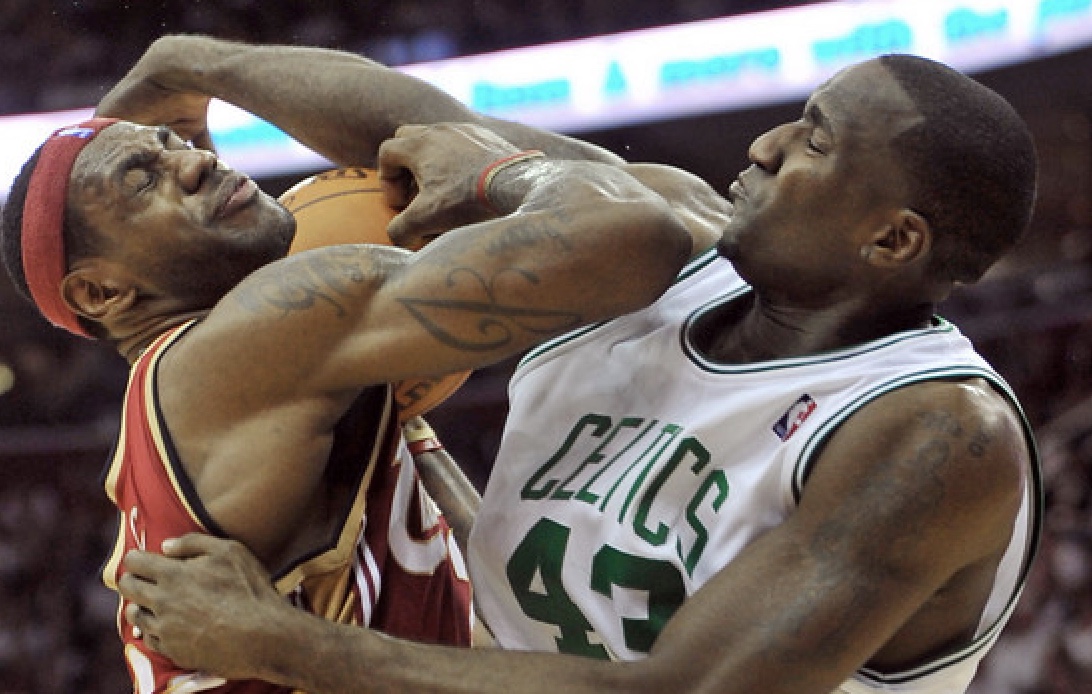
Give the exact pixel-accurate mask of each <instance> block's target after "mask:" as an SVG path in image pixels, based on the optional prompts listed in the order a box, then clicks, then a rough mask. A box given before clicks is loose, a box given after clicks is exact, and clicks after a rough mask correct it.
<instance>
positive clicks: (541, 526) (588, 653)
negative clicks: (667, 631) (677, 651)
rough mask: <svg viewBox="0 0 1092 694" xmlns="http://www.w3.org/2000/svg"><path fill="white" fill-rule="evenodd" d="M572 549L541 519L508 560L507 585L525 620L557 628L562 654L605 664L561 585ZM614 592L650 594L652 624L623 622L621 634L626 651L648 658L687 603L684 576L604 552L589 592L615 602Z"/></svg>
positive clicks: (564, 535) (562, 530)
mask: <svg viewBox="0 0 1092 694" xmlns="http://www.w3.org/2000/svg"><path fill="white" fill-rule="evenodd" d="M568 543H569V528H567V527H565V526H563V525H561V524H560V523H557V522H555V521H552V520H550V519H548V518H543V519H542V520H540V521H539V522H538V523H536V524H535V526H534V527H533V528H531V530H530V531H529V532H528V533H527V536H526V537H524V538H523V541H522V542H520V544H519V546H518V547H517V548H516V551H515V552H513V553H512V558H511V559H509V560H508V566H507V567H506V568H507V574H508V582H509V584H510V585H511V586H512V592H513V594H514V595H515V597H516V600H517V601H518V602H519V604H520V607H521V608H522V609H523V612H524V614H526V615H527V616H528V617H530V618H531V619H534V620H536V621H539V622H543V623H545V624H553V625H554V626H556V627H557V628H558V630H559V631H560V633H561V636H560V637H556V638H555V641H556V642H557V650H558V651H559V652H561V653H571V654H573V655H582V656H585V657H592V658H600V659H603V660H605V659H607V658H609V657H610V656H609V654H608V653H607V650H606V648H604V647H603V646H602V645H601V644H599V643H593V642H592V641H591V640H590V638H589V634H591V633H593V629H592V626H591V623H590V622H589V621H588V619H587V617H585V616H584V613H582V612H581V611H580V608H579V607H577V606H576V603H574V602H573V600H572V598H570V597H569V593H568V592H567V591H566V590H565V585H564V584H563V583H562V580H561V568H562V565H563V563H564V559H565V550H566V548H567V546H568ZM611 586H619V587H622V588H629V589H633V590H641V591H645V592H647V594H648V618H647V619H633V618H628V617H624V618H622V634H623V636H624V638H625V642H626V646H627V647H628V648H630V649H631V650H634V651H640V652H642V653H647V652H649V650H651V649H652V644H653V643H654V642H655V640H656V636H657V635H658V634H659V633H660V630H661V629H663V626H664V624H665V623H666V622H667V620H668V619H670V618H671V615H673V614H674V613H675V610H677V609H678V608H679V605H681V604H682V602H683V600H684V599H685V598H686V587H685V584H684V582H683V578H682V574H681V573H680V572H679V569H678V568H677V567H676V566H675V565H674V564H672V563H670V562H667V561H662V560H658V559H648V558H645V557H638V556H634V555H632V554H626V553H625V552H621V551H619V550H617V549H615V548H613V547H610V546H604V547H602V548H601V549H600V550H599V551H598V552H596V554H595V557H594V558H593V560H592V575H591V586H590V587H591V588H592V589H593V590H595V591H596V592H598V593H600V594H602V595H605V596H607V597H608V598H611V597H612V596H611Z"/></svg>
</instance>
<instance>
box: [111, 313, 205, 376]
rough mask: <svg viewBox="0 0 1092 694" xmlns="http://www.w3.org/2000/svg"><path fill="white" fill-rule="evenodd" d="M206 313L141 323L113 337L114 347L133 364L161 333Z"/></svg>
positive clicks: (184, 314) (186, 314) (180, 315)
mask: <svg viewBox="0 0 1092 694" xmlns="http://www.w3.org/2000/svg"><path fill="white" fill-rule="evenodd" d="M206 315H208V311H191V312H187V313H179V314H177V315H173V316H169V317H166V318H162V319H160V320H156V321H154V322H149V323H146V324H144V325H140V326H138V327H136V328H134V329H133V330H131V331H129V332H128V333H127V334H126V335H125V336H123V337H117V338H113V342H114V347H115V348H116V349H117V351H118V354H120V355H121V356H122V357H124V358H125V360H126V361H127V362H128V363H129V365H130V366H132V365H133V364H134V363H135V362H136V360H137V359H139V358H140V355H141V354H143V353H144V350H146V349H148V347H149V346H150V345H151V344H152V343H153V342H155V340H156V338H158V337H159V336H160V335H162V334H163V333H165V332H167V331H168V330H171V329H172V328H176V327H178V326H179V325H182V324H183V323H185V322H187V321H189V320H193V319H196V318H203V317H205V316H206Z"/></svg>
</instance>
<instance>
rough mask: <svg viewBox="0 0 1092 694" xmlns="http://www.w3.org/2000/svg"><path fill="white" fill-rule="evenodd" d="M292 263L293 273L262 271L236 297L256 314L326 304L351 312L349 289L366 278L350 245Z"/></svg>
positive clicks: (285, 311) (237, 291) (358, 255)
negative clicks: (347, 308) (345, 302)
mask: <svg viewBox="0 0 1092 694" xmlns="http://www.w3.org/2000/svg"><path fill="white" fill-rule="evenodd" d="M291 262H292V265H291V267H292V271H291V272H265V273H261V274H260V275H257V276H255V277H252V278H251V279H250V280H248V281H247V282H246V283H244V284H243V285H240V287H239V289H238V290H236V292H235V298H236V300H237V301H238V302H239V303H240V304H242V305H243V307H244V308H246V309H247V310H248V311H251V312H253V313H258V312H261V311H263V310H267V309H268V308H274V309H277V310H279V311H281V312H282V313H284V314H288V313H291V312H292V311H304V310H307V309H309V308H312V307H313V306H315V305H316V304H318V303H325V304H327V305H329V306H330V307H331V308H333V309H334V312H335V313H336V314H337V315H338V316H339V317H340V316H345V315H347V314H348V311H347V310H346V308H345V305H344V303H343V301H344V298H345V297H346V296H347V295H348V293H349V290H350V288H351V287H352V286H353V285H358V284H361V283H363V282H364V281H365V280H366V279H367V274H366V272H365V269H364V265H363V264H362V263H361V260H360V254H359V252H358V251H355V250H353V249H351V248H334V247H331V248H329V249H325V250H324V252H322V253H318V254H307V255H303V256H300V257H298V258H294V259H293V260H292V261H291Z"/></svg>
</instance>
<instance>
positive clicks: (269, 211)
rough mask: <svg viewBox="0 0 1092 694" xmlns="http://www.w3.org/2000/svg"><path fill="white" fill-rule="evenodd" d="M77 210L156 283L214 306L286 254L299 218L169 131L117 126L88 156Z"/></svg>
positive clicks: (75, 184) (77, 182)
mask: <svg viewBox="0 0 1092 694" xmlns="http://www.w3.org/2000/svg"><path fill="white" fill-rule="evenodd" d="M71 180H72V183H71V186H70V193H69V204H70V205H74V206H75V207H76V208H77V209H78V211H79V213H80V214H81V215H82V217H83V219H84V220H85V221H86V222H87V223H88V224H89V225H90V226H91V227H92V228H94V229H96V230H97V231H98V233H100V234H103V235H104V237H105V240H106V242H107V244H106V245H107V247H108V248H109V249H110V252H111V254H112V255H113V256H114V257H116V259H117V260H119V261H120V262H122V263H123V264H124V265H125V266H126V267H127V268H128V269H129V270H130V271H132V272H134V273H136V274H137V275H139V276H141V277H143V278H144V279H145V280H146V281H148V282H150V283H151V286H153V287H155V288H158V289H159V290H162V291H164V292H167V293H169V294H171V295H172V296H175V297H177V298H185V299H186V300H187V303H191V304H192V305H195V306H206V307H207V306H211V305H212V304H214V303H215V302H216V301H218V300H219V299H220V298H221V297H222V296H223V294H225V293H226V292H227V291H228V290H229V289H231V288H232V287H233V286H235V285H236V284H238V282H239V281H241V280H242V279H243V278H244V277H246V276H247V275H248V274H250V273H251V272H253V271H254V270H256V269H257V268H259V267H261V266H263V265H266V264H268V263H270V262H272V261H274V260H277V259H279V258H283V257H284V256H285V255H286V254H287V252H288V247H289V244H290V243H291V240H292V235H293V233H294V231H295V221H294V220H293V218H292V216H291V215H290V214H289V213H288V212H287V211H286V210H285V209H284V208H283V207H281V206H280V205H279V204H278V203H277V202H276V200H274V199H273V198H271V197H270V196H268V195H266V194H265V193H263V192H262V191H261V190H259V189H258V187H257V186H256V185H255V184H254V183H253V181H251V180H250V179H249V178H248V177H246V176H245V175H243V174H240V173H237V172H235V171H232V170H231V169H229V168H228V167H227V166H225V165H224V164H223V163H222V162H220V161H219V160H218V159H217V158H216V157H215V155H213V154H212V153H210V152H207V151H203V150H197V149H193V148H191V147H189V146H188V145H187V144H186V143H184V142H183V141H182V140H181V139H179V137H178V136H177V135H175V134H174V133H172V132H171V131H170V130H169V129H167V128H152V127H144V126H138V125H134V124H131V123H117V124H115V125H112V126H110V127H109V128H107V129H106V130H104V131H103V132H102V133H100V134H99V136H98V137H96V138H95V139H94V140H93V141H92V142H91V143H89V144H88V146H87V147H86V148H85V149H84V150H83V152H81V153H80V156H79V158H78V159H77V162H76V166H75V168H74V169H73V173H72V179H71Z"/></svg>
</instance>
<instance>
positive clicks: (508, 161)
mask: <svg viewBox="0 0 1092 694" xmlns="http://www.w3.org/2000/svg"><path fill="white" fill-rule="evenodd" d="M545 156H546V155H545V154H544V153H543V152H542V151H541V150H537V149H528V150H524V151H522V152H516V153H515V154H509V155H508V156H507V157H501V158H500V159H498V160H496V161H495V162H493V163H492V164H490V165H489V166H487V167H485V169H483V170H482V172H481V174H479V175H478V186H477V191H476V192H477V198H478V202H480V203H481V204H483V205H485V206H486V207H488V208H489V209H491V210H493V212H496V213H497V214H500V210H498V209H497V208H496V207H495V206H494V205H493V201H492V200H490V199H489V186H490V185H491V184H492V183H493V179H494V178H495V177H496V175H497V174H498V173H500V172H501V171H502V170H504V169H506V168H508V167H509V166H512V165H514V164H518V163H520V162H521V161H526V160H528V159H537V158H539V157H545Z"/></svg>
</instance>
